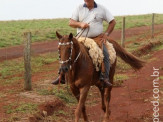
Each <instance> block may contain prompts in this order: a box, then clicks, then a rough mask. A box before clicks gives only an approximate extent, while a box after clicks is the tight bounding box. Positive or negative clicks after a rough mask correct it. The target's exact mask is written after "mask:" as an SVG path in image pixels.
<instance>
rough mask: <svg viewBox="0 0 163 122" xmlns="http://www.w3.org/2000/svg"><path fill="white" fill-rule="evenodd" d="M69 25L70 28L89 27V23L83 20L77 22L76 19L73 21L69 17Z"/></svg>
mask: <svg viewBox="0 0 163 122" xmlns="http://www.w3.org/2000/svg"><path fill="white" fill-rule="evenodd" d="M69 26H70V27H72V28H82V29H85V28H88V27H89V24H87V23H84V22H77V21H75V20H73V19H70V20H69Z"/></svg>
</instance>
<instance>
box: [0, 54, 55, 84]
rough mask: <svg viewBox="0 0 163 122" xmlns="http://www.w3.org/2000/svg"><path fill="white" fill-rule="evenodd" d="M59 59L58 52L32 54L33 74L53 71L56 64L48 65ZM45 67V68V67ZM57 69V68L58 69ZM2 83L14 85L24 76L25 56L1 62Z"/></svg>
mask: <svg viewBox="0 0 163 122" xmlns="http://www.w3.org/2000/svg"><path fill="white" fill-rule="evenodd" d="M57 59H58V53H57V52H54V53H47V54H42V55H39V56H35V57H34V56H32V58H31V67H32V74H34V73H41V72H45V71H46V72H48V71H53V70H54V69H56V67H55V65H54V66H50V67H48V66H47V65H48V64H52V63H54V62H55V61H56V60H57ZM43 67H45V68H43ZM56 70H57V69H56ZM0 74H1V75H0V84H1V85H12V83H15V82H16V81H19V80H21V79H23V78H24V60H23V58H18V59H13V60H7V61H4V62H2V63H0Z"/></svg>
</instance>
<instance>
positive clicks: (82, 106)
mask: <svg viewBox="0 0 163 122" xmlns="http://www.w3.org/2000/svg"><path fill="white" fill-rule="evenodd" d="M89 88H90V86H85V87H83V88H80V98H79V103H78V106H77V108H76V111H75V122H79V118H80V115H81V112H83V115H84V116H83V117H84V121H85V122H87V121H88V118H87V115H86V112H85V101H86V98H87V94H88V91H89Z"/></svg>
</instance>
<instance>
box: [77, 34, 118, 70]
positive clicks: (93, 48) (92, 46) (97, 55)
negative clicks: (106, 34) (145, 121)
mask: <svg viewBox="0 0 163 122" xmlns="http://www.w3.org/2000/svg"><path fill="white" fill-rule="evenodd" d="M78 41H79V42H81V43H83V44H84V45H85V46H86V47H87V49H88V51H89V55H90V57H91V58H92V61H93V64H94V65H95V68H96V71H99V70H100V67H101V64H102V62H103V59H104V55H103V52H102V50H101V48H100V47H99V46H98V45H97V43H96V42H95V41H94V40H93V39H91V38H85V37H79V38H78ZM106 48H107V50H108V53H109V59H110V64H111V65H112V64H113V63H114V62H115V60H116V52H115V49H114V47H113V45H112V44H111V43H109V42H108V41H107V42H106Z"/></svg>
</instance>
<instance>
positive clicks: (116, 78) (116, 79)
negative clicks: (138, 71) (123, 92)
mask: <svg viewBox="0 0 163 122" xmlns="http://www.w3.org/2000/svg"><path fill="white" fill-rule="evenodd" d="M127 79H129V77H128V76H127V75H125V74H116V75H115V76H114V86H116V87H119V86H122V84H123V81H125V80H127Z"/></svg>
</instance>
